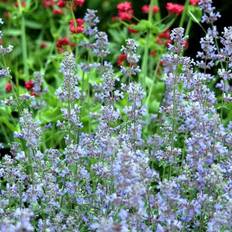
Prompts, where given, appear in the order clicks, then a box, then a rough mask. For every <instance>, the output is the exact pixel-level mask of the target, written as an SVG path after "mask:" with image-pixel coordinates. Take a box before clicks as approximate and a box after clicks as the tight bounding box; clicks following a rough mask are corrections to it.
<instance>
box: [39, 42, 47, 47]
mask: <svg viewBox="0 0 232 232" xmlns="http://www.w3.org/2000/svg"><path fill="white" fill-rule="evenodd" d="M47 46H48V45H47V44H46V43H45V42H42V43H41V44H40V46H39V47H40V48H46V47H47Z"/></svg>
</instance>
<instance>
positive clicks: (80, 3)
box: [73, 0, 85, 7]
mask: <svg viewBox="0 0 232 232" xmlns="http://www.w3.org/2000/svg"><path fill="white" fill-rule="evenodd" d="M73 3H74V5H75V6H79V7H82V6H83V5H84V3H85V0H74V2H73Z"/></svg>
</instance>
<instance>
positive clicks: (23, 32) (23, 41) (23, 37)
mask: <svg viewBox="0 0 232 232" xmlns="http://www.w3.org/2000/svg"><path fill="white" fill-rule="evenodd" d="M17 1H18V5H19V11H20V16H21V46H22V52H23V71H24V75H25V76H26V79H27V80H28V79H29V71H28V65H27V60H28V57H27V38H26V23H25V17H24V14H23V8H22V4H21V0H17Z"/></svg>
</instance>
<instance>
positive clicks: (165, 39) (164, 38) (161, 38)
mask: <svg viewBox="0 0 232 232" xmlns="http://www.w3.org/2000/svg"><path fill="white" fill-rule="evenodd" d="M156 43H158V44H160V45H166V46H168V44H170V43H171V39H170V31H169V30H166V31H164V32H162V33H160V34H159V35H158V37H157V38H156Z"/></svg>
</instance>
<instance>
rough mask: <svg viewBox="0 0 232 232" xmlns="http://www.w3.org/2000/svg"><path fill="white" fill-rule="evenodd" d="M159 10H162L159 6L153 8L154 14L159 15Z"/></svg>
mask: <svg viewBox="0 0 232 232" xmlns="http://www.w3.org/2000/svg"><path fill="white" fill-rule="evenodd" d="M159 10H160V9H159V7H158V6H153V9H152V11H153V13H158V12H159Z"/></svg>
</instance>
